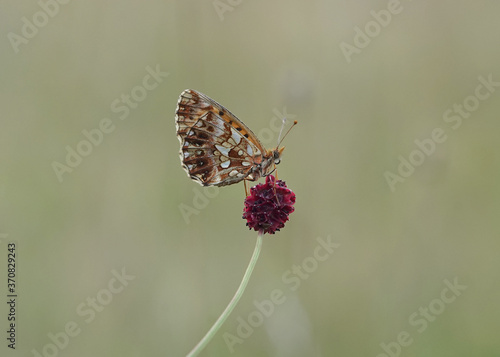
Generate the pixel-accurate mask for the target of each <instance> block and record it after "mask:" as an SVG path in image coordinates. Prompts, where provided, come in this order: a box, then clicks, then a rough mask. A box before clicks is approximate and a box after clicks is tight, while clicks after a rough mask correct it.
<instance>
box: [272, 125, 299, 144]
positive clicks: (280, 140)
mask: <svg viewBox="0 0 500 357" xmlns="http://www.w3.org/2000/svg"><path fill="white" fill-rule="evenodd" d="M285 121H286V118H283V125H282V126H281V130H280V135H279V137H278V146H276V147H279V146H280V144H281V143H282V142H283V140H285V138H286V136H287V135H288V133H289V132H290V130H292V128H293V127H294V126H295V125H297V123H298V121H297V120H295V121H294V122H293V124H292V126H291V127H290V128H289V129H288V130H287V132H286V133H285V135H283V137H281V133H282V132H283V127H284V126H285ZM280 138H281V139H280Z"/></svg>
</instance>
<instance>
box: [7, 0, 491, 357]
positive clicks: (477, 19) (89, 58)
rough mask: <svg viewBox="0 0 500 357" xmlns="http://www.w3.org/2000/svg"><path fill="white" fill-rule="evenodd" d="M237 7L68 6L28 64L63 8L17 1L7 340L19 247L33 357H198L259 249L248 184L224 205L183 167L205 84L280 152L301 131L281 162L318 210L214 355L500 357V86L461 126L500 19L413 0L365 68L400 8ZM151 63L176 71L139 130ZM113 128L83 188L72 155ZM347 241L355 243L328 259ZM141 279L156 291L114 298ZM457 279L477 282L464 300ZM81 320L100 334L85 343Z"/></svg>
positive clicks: (275, 248) (307, 207) (304, 216)
mask: <svg viewBox="0 0 500 357" xmlns="http://www.w3.org/2000/svg"><path fill="white" fill-rule="evenodd" d="M45 2H46V3H49V4H50V3H51V2H50V1H48V0H46V1H45ZM42 3H44V0H42ZM231 3H232V5H231ZM231 3H230V2H229V1H227V0H220V2H215V4H219V6H221V7H223V6H224V4H226V5H225V6H226V9H227V11H226V12H224V13H222V14H221V15H219V14H218V13H217V11H216V9H215V7H214V2H212V1H175V2H174V1H149V2H138V1H107V2H100V1H86V2H77V1H72V2H69V3H68V4H61V5H59V8H58V9H55V7H54V6H53V5H52V8H51V10H49V11H52V12H53V15H54V16H53V17H47V19H48V21H47V24H46V25H45V26H43V27H41V28H38V32H37V33H36V34H34V36H32V38H30V39H27V43H20V44H19V45H18V46H17V47H18V48H17V49H18V52H17V53H16V52H15V50H14V47H13V45H12V44H11V41H10V40H9V36H11V37H10V38H12V35H9V33H15V34H17V35H19V36H21V35H22V27H23V24H24V22H23V18H24V17H26V19H28V20H29V21H33V16H34V15H36V13H37V12H39V11H41V7H40V5H39V4H37V3H36V2H34V1H24V2H18V1H3V2H2V3H1V4H0V8H1V11H0V17H1V21H0V28H1V34H2V37H1V44H0V46H1V54H0V56H1V57H0V61H1V62H0V64H1V71H0V90H1V97H0V108H1V109H0V115H1V119H0V120H1V131H0V158H1V167H0V169H1V172H0V196H1V198H0V207H1V221H0V233H1V234H2V236H0V239H1V243H0V249H1V253H0V257H1V258H0V263H1V269H0V272H1V274H2V277H1V278H0V281H1V285H0V286H1V287H0V289H1V290H0V291H1V292H2V293H1V296H2V297H1V300H2V303H1V308H0V312H1V313H0V326H1V330H2V331H6V329H7V309H6V304H5V301H6V299H7V298H6V297H5V296H6V284H5V280H6V277H5V270H6V255H7V252H6V247H7V242H8V241H10V240H13V241H17V244H18V278H17V280H18V293H19V298H18V318H19V321H18V350H17V354H16V355H19V356H21V355H22V356H32V355H34V353H33V352H32V350H33V349H35V350H37V351H38V352H40V353H43V352H42V351H44V349H45V355H46V356H55V355H57V356H89V355H92V356H145V355H147V356H182V355H185V354H186V353H187V352H188V351H189V350H190V349H191V348H192V347H193V346H194V345H195V344H196V343H197V342H198V340H199V339H200V338H201V337H202V336H203V335H204V333H205V332H206V331H207V330H208V328H209V327H210V326H211V324H212V323H213V322H214V321H215V319H216V318H217V317H218V315H219V314H220V312H221V311H222V310H223V309H224V307H225V306H226V304H227V303H228V301H229V300H230V298H231V297H232V295H233V293H234V291H235V290H236V288H237V286H238V284H239V282H240V279H241V277H242V275H243V272H244V270H245V267H246V265H247V263H248V260H249V258H250V256H251V253H252V250H253V247H254V244H255V238H256V233H255V232H253V231H248V230H247V229H246V227H245V222H244V221H243V220H242V219H241V213H242V207H243V198H244V190H243V185H242V184H240V185H234V186H230V187H225V188H222V189H220V190H205V189H203V188H202V187H201V186H198V185H197V184H196V183H194V182H192V181H191V180H189V179H188V178H187V177H186V174H185V173H184V171H183V170H182V168H181V165H180V163H179V158H178V149H179V148H178V145H179V143H178V141H177V138H176V135H175V125H174V111H175V107H176V102H177V98H178V96H179V94H180V92H181V91H182V90H184V89H185V88H193V89H197V90H200V91H202V92H204V93H206V94H208V95H209V96H211V97H213V98H214V99H215V100H217V101H219V102H221V103H222V104H223V105H224V106H226V107H227V108H229V109H230V110H231V111H232V112H234V113H235V114H236V115H238V116H239V117H240V119H242V120H243V121H244V122H245V123H246V124H247V125H249V126H250V127H251V128H252V129H253V130H254V131H255V132H256V133H258V134H259V135H260V136H261V137H262V139H263V141H264V142H265V144H266V145H268V146H272V145H273V144H274V143H275V141H276V138H277V135H276V134H277V132H276V122H277V121H276V119H273V117H275V116H276V113H283V112H284V109H285V108H286V110H285V112H286V113H287V116H288V117H289V118H293V119H296V120H298V121H299V125H298V126H297V127H296V128H295V129H294V130H293V131H292V132H291V133H290V135H289V137H288V138H287V140H286V146H287V148H286V150H285V154H284V157H283V161H282V164H281V165H280V167H279V176H280V178H282V179H284V180H286V182H287V184H288V185H289V186H290V187H291V188H292V189H293V190H294V191H295V192H296V194H297V204H296V211H295V213H293V214H292V215H291V220H290V221H289V222H288V224H287V226H286V227H285V229H283V230H282V231H281V232H279V233H278V234H276V235H275V236H269V237H266V239H265V241H264V247H263V252H262V254H261V257H260V260H259V262H258V264H257V267H256V269H255V271H254V275H253V276H252V279H251V281H250V284H249V286H248V288H247V291H246V292H245V294H244V296H243V298H242V300H241V301H240V303H239V305H238V306H237V307H236V309H235V310H234V312H233V314H232V315H231V316H230V317H229V319H228V320H227V322H226V323H225V325H224V326H223V328H222V330H221V331H220V332H219V333H218V335H217V336H216V337H215V339H214V340H213V341H212V342H211V343H210V344H209V345H208V347H207V348H206V350H205V351H204V352H203V353H202V355H203V356H229V355H234V356H374V357H375V356H379V355H380V356H384V350H383V349H382V347H381V344H383V343H385V344H389V345H388V346H391V348H392V352H391V353H392V354H393V355H401V356H441V357H442V356H454V357H457V356H499V355H500V342H499V339H498V330H499V327H500V323H499V321H500V309H499V307H498V302H499V298H500V286H499V270H500V261H499V259H498V257H499V248H500V244H499V242H498V239H499V228H500V225H499V223H498V222H499V220H498V214H499V208H500V205H499V198H500V190H499V184H498V182H499V179H500V166H499V165H500V157H499V154H498V130H499V129H500V124H499V118H498V113H499V111H498V106H499V103H500V90H499V89H500V87H497V88H496V89H495V88H494V89H493V90H494V92H493V93H492V94H491V96H490V97H489V98H488V99H486V100H483V101H480V103H479V106H478V108H477V110H475V111H474V112H472V113H470V117H469V118H467V119H464V120H463V122H462V125H461V126H460V127H459V128H457V129H456V130H453V128H452V124H453V123H447V122H445V121H444V120H443V114H444V113H445V112H446V111H447V110H449V109H453V105H454V104H455V103H463V101H464V99H466V98H467V97H468V96H470V95H474V93H475V89H476V87H477V86H478V85H479V84H480V82H479V80H478V78H479V77H480V76H482V77H484V78H488V76H489V75H490V74H491V76H492V78H493V80H495V81H500V49H499V47H498V36H499V34H500V22H499V21H498V14H499V13H500V3H498V2H495V1H476V2H472V1H430V0H429V1H402V2H401V3H400V5H399V7H397V9H402V11H401V12H400V13H398V14H396V15H392V18H391V21H390V23H389V24H387V26H386V27H383V28H382V29H381V31H380V33H379V34H378V35H376V36H374V37H373V38H371V41H370V42H369V43H368V44H366V46H365V47H364V48H362V49H361V50H360V51H358V52H359V53H354V54H352V55H351V56H350V62H349V61H347V58H346V56H345V55H344V54H343V52H342V50H341V44H342V43H343V42H344V43H346V44H349V45H354V42H353V41H354V37H355V35H356V27H359V28H360V29H364V28H365V26H366V25H367V24H369V23H370V21H373V19H374V17H373V15H372V14H371V13H370V12H371V11H376V12H379V11H381V10H386V9H387V8H388V2H387V1H364V2H348V1H326V0H323V1H274V2H269V1H263V0H259V1H241V2H239V3H238V2H237V1H232V2H231ZM389 3H391V2H389ZM52 4H53V2H52ZM221 4H222V5H221ZM56 10H57V11H56ZM38 16H39V18H38V20H37V21H38V22H40V21H42V23H43V20H44V18H43V15H38ZM40 16H41V17H40ZM372 25H373V24H372ZM372 25H369V28H370V26H372ZM374 30H375V31H376V28H375V27H373V28H372V31H374ZM363 31H364V30H363ZM148 66H149V67H151V68H153V69H154V68H156V67H158V68H159V69H160V70H161V71H163V72H168V73H169V75H168V77H166V78H163V81H162V82H161V83H160V84H159V85H158V86H157V87H156V88H155V89H153V90H151V91H147V95H146V97H145V99H144V100H143V101H142V102H140V103H138V104H137V105H136V106H135V107H134V108H130V109H129V114H128V115H127V116H126V118H124V119H123V120H122V119H120V118H119V116H120V115H122V114H124V112H123V111H122V112H120V113H116V112H113V111H112V109H111V105H112V103H113V102H115V101H116V100H117V99H118V100H121V99H120V98H121V96H122V94H126V95H130V93H131V91H132V90H133V88H134V87H136V86H140V85H142V82H143V78H144V77H145V76H146V75H147V73H148V72H147V70H146V68H147V67H148ZM136 93H140V89H136ZM471 103H472V102H471ZM474 109H475V108H474ZM293 116H295V117H293ZM103 118H109V119H110V121H111V122H112V124H113V125H114V126H113V127H114V131H113V132H111V133H109V134H105V135H104V137H103V139H102V142H101V143H100V144H99V145H98V146H95V147H93V148H92V152H91V153H90V154H89V155H88V156H86V157H84V158H83V159H82V162H81V163H80V164H79V165H78V166H77V167H76V168H74V169H73V170H72V172H71V173H69V172H67V173H64V174H63V175H62V182H59V180H58V178H57V176H56V174H55V172H54V169H53V167H52V165H53V163H54V162H59V163H62V164H65V160H66V155H67V151H66V150H67V149H66V147H67V146H69V147H70V148H72V149H76V147H77V145H78V144H79V143H80V142H81V141H82V140H85V136H84V135H83V134H82V131H83V130H93V129H96V128H98V127H99V123H100V122H101V120H102V119H103ZM436 128H441V129H442V130H443V131H444V133H445V134H446V141H445V142H443V143H440V144H437V145H436V149H435V151H434V152H433V153H432V154H431V155H430V156H428V157H426V158H425V161H424V162H423V163H422V164H421V165H420V166H419V167H416V168H415V170H414V173H413V174H412V175H410V176H409V177H407V178H405V179H404V182H398V183H396V184H395V186H394V188H395V191H394V192H392V190H391V189H390V187H389V185H388V183H387V181H386V178H385V177H384V173H386V172H387V171H390V172H392V173H395V174H397V173H398V165H399V164H400V158H399V156H402V157H403V158H405V159H408V157H409V155H410V153H411V152H412V150H415V149H416V148H417V147H416V144H415V143H414V141H415V140H424V139H428V138H430V137H431V132H432V131H433V130H434V129H436ZM81 145H84V144H81ZM207 195H208V196H209V197H208V198H207ZM181 208H182V209H187V210H188V211H189V212H191V213H192V214H191V215H189V216H188V218H187V219H185V218H184V217H183V215H182V213H181ZM327 237H330V239H331V241H332V242H335V243H336V244H339V247H338V248H336V249H335V251H334V253H333V254H331V255H329V256H328V258H327V259H326V260H324V261H317V260H314V258H313V257H314V252H315V249H316V248H317V247H318V246H319V245H318V239H323V240H326V239H327ZM304 261H305V262H306V265H307V264H310V265H307V269H309V270H311V273H310V274H309V275H308V277H307V279H306V278H304V279H300V278H296V280H294V281H295V282H297V281H299V282H300V286H299V287H298V289H296V290H295V291H292V289H291V288H292V287H293V286H294V284H291V283H290V282H287V280H283V275H284V274H285V275H286V274H287V272H288V271H289V270H290V269H292V267H293V266H299V265H301V264H302V263H303V262H304ZM315 262H316V263H317V267H316V266H315V265H314V263H315ZM122 269H125V272H126V274H128V275H131V276H133V277H134V278H133V279H132V280H130V281H129V282H128V283H127V284H128V285H127V286H126V287H124V288H123V290H122V291H121V292H119V293H116V294H114V295H112V301H109V298H110V295H109V294H107V292H106V289H107V287H108V284H109V282H110V281H111V282H113V280H112V278H113V273H112V271H113V270H116V271H117V272H120V271H122ZM455 279H457V281H458V283H459V284H460V285H465V286H467V288H466V289H465V290H463V291H462V292H461V295H460V296H458V297H456V299H455V300H454V301H453V302H450V303H447V304H444V303H441V302H440V301H439V300H441V293H442V291H443V289H445V288H446V283H445V281H446V280H447V281H449V282H453V281H454V280H455ZM119 285H120V284H115V286H119ZM276 289H278V290H279V291H281V292H282V294H283V296H284V298H285V301H284V302H283V303H282V304H280V305H277V306H274V311H273V313H272V314H270V316H269V317H266V318H265V319H264V321H263V322H262V324H261V325H260V326H258V327H256V328H255V329H254V331H253V333H252V334H251V335H250V336H249V337H246V338H243V340H242V343H240V344H236V345H235V346H234V349H235V352H234V353H233V354H231V352H230V349H229V348H228V346H227V345H226V343H225V342H224V338H223V336H224V334H225V333H229V334H233V335H235V336H238V332H237V331H238V330H237V329H238V324H240V323H241V320H242V319H243V320H247V319H248V317H249V315H250V316H254V317H255V316H257V315H256V313H255V311H256V308H255V306H254V302H255V301H257V302H261V301H262V300H265V299H269V298H270V296H271V292H272V291H273V290H276ZM447 294H448V295H445V296H447V297H450V296H452V294H451V293H449V292H448V293H447ZM89 298H90V299H96V298H99V299H101V301H103V299H104V301H105V302H106V303H107V305H105V306H104V308H102V307H101V305H100V304H99V303H98V304H99V305H98V306H97V308H98V310H99V311H97V312H95V318H94V319H93V320H92V321H90V322H89V323H87V322H86V321H85V319H88V318H89V316H90V315H88V314H87V315H85V314H82V313H80V314H79V313H78V312H77V309H78V307H80V308H82V305H81V304H82V303H83V304H86V303H87V299H89ZM89 301H90V300H89ZM441 301H442V300H441ZM429 305H431V306H430V307H431V310H430V311H431V312H429V314H430V315H428V316H430V317H429V319H432V320H433V321H431V322H429V323H428V325H427V326H426V328H425V329H423V331H422V332H421V333H420V332H419V331H418V328H421V327H422V326H423V325H422V322H421V323H420V324H417V325H415V320H419V321H423V319H425V318H424V317H423V315H420V314H423V311H424V310H419V309H420V308H429ZM443 306H444V311H442V309H441V308H443ZM85 309H87V310H86V311H88V309H89V308H88V307H86V308H84V310H85ZM436 309H437V310H436ZM81 311H82V310H80V312H81ZM94 311H95V309H94ZM419 311H420V312H419ZM432 311H434V313H432ZM436 311H437V312H436ZM252 313H253V315H252ZM414 313H417V314H419V315H418V317H415V316H414V319H415V320H414V323H413V324H412V323H411V321H410V316H412V314H414ZM70 322H74V323H75V324H77V325H78V327H79V328H80V330H79V331H80V333H79V334H78V335H77V336H75V337H72V338H70V339H69V341H67V342H66V341H65V339H64V337H61V334H60V332H61V331H63V330H64V328H65V326H66V325H67V324H68V323H70ZM258 322H259V321H258ZM403 331H406V332H407V334H408V335H409V341H411V343H409V345H408V346H403V347H401V351H398V347H396V346H395V344H394V343H392V344H391V342H392V341H395V340H396V339H397V338H398V335H399V334H401V333H402V332H403ZM50 334H54V335H56V336H59V344H60V346H62V350H60V349H57V350H54V348H53V347H52V348H51V346H50V345H49V344H50V343H52V342H51V339H50V337H49V336H51V335H50ZM403 335H404V333H403ZM226 336H227V335H226ZM2 341H3V342H2V346H1V347H0V348H1V351H2V352H1V353H0V354H1V355H2V356H4V355H10V354H8V353H9V352H11V351H10V350H9V349H8V348H7V347H6V342H5V339H4V338H2ZM405 341H406V342H407V341H408V339H407V340H405ZM407 344H408V343H407ZM13 355H14V354H13ZM385 355H387V353H386V354H385Z"/></svg>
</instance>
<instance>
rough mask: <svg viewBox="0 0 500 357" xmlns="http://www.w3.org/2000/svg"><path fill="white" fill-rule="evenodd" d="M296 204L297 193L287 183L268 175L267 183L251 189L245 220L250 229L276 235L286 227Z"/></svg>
mask: <svg viewBox="0 0 500 357" xmlns="http://www.w3.org/2000/svg"><path fill="white" fill-rule="evenodd" d="M294 203H295V193H293V191H292V190H290V189H289V188H287V187H286V184H285V182H284V181H281V180H276V178H275V177H274V176H273V175H268V176H266V183H261V184H258V185H256V186H254V187H252V188H251V189H250V195H249V196H248V197H247V198H245V209H244V210H243V218H244V219H246V220H247V226H248V228H249V229H252V228H253V229H254V230H256V231H259V232H261V233H270V234H274V233H275V232H276V231H279V230H280V229H281V228H283V227H284V226H285V222H286V221H288V215H289V214H290V213H292V212H293V211H294V210H295V208H293V205H294Z"/></svg>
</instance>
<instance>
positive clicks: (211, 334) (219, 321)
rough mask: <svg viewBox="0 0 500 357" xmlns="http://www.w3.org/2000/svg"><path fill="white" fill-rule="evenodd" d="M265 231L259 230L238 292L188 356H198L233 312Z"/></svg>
mask: <svg viewBox="0 0 500 357" xmlns="http://www.w3.org/2000/svg"><path fill="white" fill-rule="evenodd" d="M263 234H264V233H263V232H259V235H258V236H257V243H256V244H255V249H254V251H253V255H252V258H251V259H250V263H248V267H247V270H246V271H245V275H243V279H242V280H241V283H240V286H239V287H238V290H236V293H235V294H234V296H233V298H232V299H231V301H230V302H229V305H227V307H226V309H225V310H224V312H222V314H221V315H220V316H219V318H218V319H217V321H215V323H214V324H213V326H212V327H211V328H210V330H208V332H207V334H206V335H205V336H204V337H203V338H202V339H201V341H200V342H198V344H197V345H196V346H195V347H194V348H193V349H192V350H191V352H189V354H188V355H187V357H191V356H197V355H198V353H200V352H201V351H202V350H203V349H204V348H205V347H206V345H207V344H208V343H209V342H210V340H212V338H213V337H214V336H215V334H216V333H217V331H218V330H219V329H220V328H221V326H222V324H223V323H224V321H226V319H227V317H228V316H229V315H230V314H231V312H232V311H233V309H234V307H235V306H236V304H237V303H238V301H239V300H240V298H241V296H242V295H243V292H244V291H245V288H246V287H247V284H248V281H249V280H250V276H251V275H252V271H253V268H254V267H255V263H257V259H258V258H259V254H260V250H261V248H262V236H263Z"/></svg>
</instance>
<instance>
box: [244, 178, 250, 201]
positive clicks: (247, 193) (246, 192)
mask: <svg viewBox="0 0 500 357" xmlns="http://www.w3.org/2000/svg"><path fill="white" fill-rule="evenodd" d="M243 183H244V185H245V197H248V196H250V192H248V187H247V180H243Z"/></svg>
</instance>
